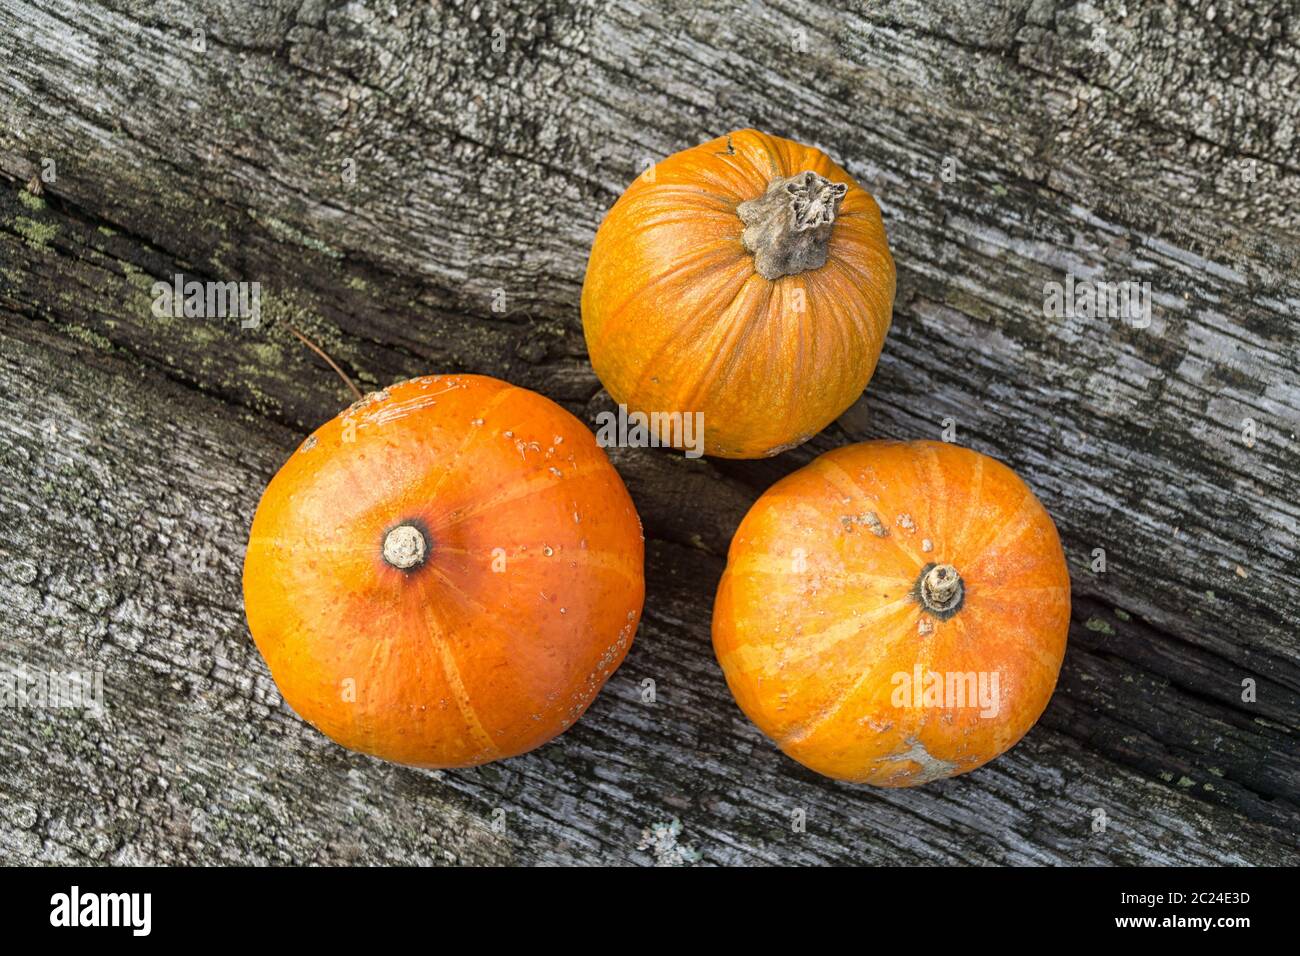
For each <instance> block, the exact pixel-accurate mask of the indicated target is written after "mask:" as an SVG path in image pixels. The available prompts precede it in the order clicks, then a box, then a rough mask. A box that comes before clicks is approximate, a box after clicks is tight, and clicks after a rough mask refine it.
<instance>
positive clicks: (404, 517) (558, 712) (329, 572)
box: [244, 375, 645, 767]
mask: <svg viewBox="0 0 1300 956" xmlns="http://www.w3.org/2000/svg"><path fill="white" fill-rule="evenodd" d="M643 554H644V545H643V541H642V537H641V525H640V521H639V520H638V518H637V514H636V511H635V510H634V508H633V505H632V501H631V499H630V498H629V497H628V494H627V490H626V489H625V488H624V486H623V482H622V481H621V480H620V478H619V476H618V473H617V472H615V470H614V468H613V466H612V465H610V463H609V460H608V459H607V458H606V457H605V453H604V451H602V450H601V449H600V448H599V447H598V446H597V444H596V441H595V439H594V438H593V437H592V434H591V432H590V431H588V429H587V428H586V426H584V425H583V424H582V423H581V422H580V421H578V420H577V419H576V418H574V417H573V416H572V415H570V414H569V413H568V412H566V411H565V410H564V409H562V408H560V406H558V405H556V404H555V403H554V402H551V401H550V400H548V399H546V398H543V397H542V396H541V395H538V394H536V393H534V392H530V391H527V390H524V389H520V388H514V387H512V386H510V385H507V384H506V383H504V382H500V381H497V380H495V379H491V378H485V377H482V376H477V375H449V376H432V377H428V378H418V379H414V380H412V381H409V382H404V383H402V384H400V385H395V386H392V387H390V388H388V389H386V390H385V391H383V392H379V393H376V394H373V395H370V396H368V397H367V398H365V399H363V400H362V401H360V402H358V403H357V404H355V405H353V406H352V407H351V408H350V409H348V410H347V411H345V412H344V413H342V414H341V415H339V416H338V417H337V418H335V419H334V420H333V421H331V422H328V423H327V424H325V425H323V426H321V427H320V428H319V429H317V430H316V432H315V433H314V434H312V435H311V437H309V438H308V439H307V440H306V441H305V442H304V443H303V444H302V446H301V447H300V448H299V449H298V450H297V451H296V452H295V453H294V455H293V456H292V457H291V458H290V459H289V461H288V462H287V463H286V464H285V465H284V467H283V468H281V469H280V471H279V473H277V474H276V476H275V477H274V478H273V479H272V481H271V484H270V485H269V486H268V487H267V489H266V492H265V494H264V495H263V496H262V501H261V504H260V505H259V506H258V509H257V515H256V517H254V519H253V528H252V534H251V537H250V539H249V543H248V554H247V557H246V558H245V562H244V604H245V609H246V611H247V614H248V626H249V630H251V631H252V634H253V638H254V640H255V641H256V642H257V647H258V649H259V650H260V651H261V652H262V656H263V657H264V658H265V659H266V662H267V664H268V665H269V667H270V669H271V674H272V676H273V677H274V678H275V682H276V684H277V685H278V686H279V688H280V692H281V693H282V694H283V695H284V699H285V700H286V701H287V702H288V704H289V706H291V707H292V708H293V709H294V710H295V711H297V712H298V714H299V715H301V716H302V717H303V718H304V719H306V720H307V721H308V722H310V723H311V724H313V725H314V726H316V727H317V728H318V729H319V730H321V731H322V732H323V733H325V734H327V735H328V736H330V737H331V738H333V739H334V740H336V741H337V742H339V743H341V744H343V745H344V746H345V747H350V748H352V749H354V750H359V751H363V752H365V753H369V754H374V755H376V756H379V757H384V758H386V759H388V760H394V761H398V762H400V763H405V764H414V765H417V766H422V767H463V766H471V765H474V764H480V763H484V762H486V761H489V760H495V759H498V758H501V757H509V756H512V755H514V754H519V753H523V752H524V751H527V750H531V749H532V748H534V747H537V746H539V745H540V744H542V743H544V742H546V741H547V740H549V739H551V738H552V737H554V736H555V735H556V734H558V733H560V732H561V731H563V730H564V729H566V728H567V727H568V726H569V725H570V724H572V723H573V722H574V721H575V720H577V719H578V717H580V716H581V715H582V713H583V711H584V710H586V708H587V705H588V704H590V703H591V701H592V699H593V698H594V697H595V696H596V694H597V692H598V691H599V690H600V688H601V686H602V685H603V684H604V683H605V680H606V678H608V677H609V675H610V674H611V673H613V671H614V669H615V668H616V667H618V665H619V663H620V662H621V661H622V660H623V657H624V655H625V654H626V653H627V650H628V647H629V645H630V644H631V641H632V636H633V634H635V633H636V628H637V620H638V617H639V616H640V613H641V604H642V600H643V598H644V595H645V586H644V577H643V570H642V560H643Z"/></svg>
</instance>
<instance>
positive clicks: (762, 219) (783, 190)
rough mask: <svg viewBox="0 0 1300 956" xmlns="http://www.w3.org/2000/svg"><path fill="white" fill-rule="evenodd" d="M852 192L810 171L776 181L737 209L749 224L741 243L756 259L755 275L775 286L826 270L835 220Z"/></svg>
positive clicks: (746, 223) (743, 220) (746, 224)
mask: <svg viewBox="0 0 1300 956" xmlns="http://www.w3.org/2000/svg"><path fill="white" fill-rule="evenodd" d="M848 191H849V187H848V186H847V185H846V184H845V183H833V182H831V181H830V180H829V179H827V178H826V177H824V176H819V175H817V174H816V173H814V172H813V171H812V170H811V169H809V170H806V171H804V172H802V173H796V174H795V175H793V176H778V177H777V178H776V179H774V180H772V181H771V182H770V183H769V184H768V186H767V192H765V193H764V194H763V195H761V196H759V197H758V198H757V199H751V200H749V201H748V202H742V203H741V204H740V205H739V206H737V207H736V214H737V215H738V216H740V221H741V222H743V223H744V224H745V231H744V232H743V233H742V234H741V236H740V242H741V245H743V246H744V247H745V251H746V252H748V253H749V254H750V255H752V256H753V257H754V269H755V271H756V272H758V274H759V275H761V276H762V277H763V278H764V279H769V280H774V279H779V278H781V276H792V275H797V274H799V273H800V272H804V271H806V270H808V269H819V268H821V267H822V266H823V265H825V264H826V246H827V245H828V244H829V243H830V239H831V230H832V229H833V228H834V226H835V217H836V215H837V214H838V213H839V211H840V203H841V202H843V201H844V197H845V196H846V195H847V194H848Z"/></svg>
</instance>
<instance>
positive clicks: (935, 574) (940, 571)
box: [914, 564, 966, 621]
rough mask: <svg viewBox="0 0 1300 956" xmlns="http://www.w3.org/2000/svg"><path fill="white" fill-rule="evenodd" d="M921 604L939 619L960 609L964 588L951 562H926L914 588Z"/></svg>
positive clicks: (945, 617)
mask: <svg viewBox="0 0 1300 956" xmlns="http://www.w3.org/2000/svg"><path fill="white" fill-rule="evenodd" d="M914 593H915V595H916V599H917V600H918V601H920V602H921V606H922V607H924V608H925V609H926V610H927V611H929V612H930V614H932V615H933V616H934V617H937V618H938V619H939V620H941V621H946V620H948V618H950V617H952V616H953V615H954V614H956V613H957V612H958V611H960V610H961V605H962V601H963V600H964V599H965V597H966V588H965V586H964V585H963V584H962V581H961V575H960V574H958V573H957V569H956V568H954V567H953V566H952V565H951V564H927V565H926V566H925V567H923V568H922V569H921V575H920V577H918V578H917V579H916V588H915V590H914Z"/></svg>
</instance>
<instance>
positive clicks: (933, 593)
mask: <svg viewBox="0 0 1300 956" xmlns="http://www.w3.org/2000/svg"><path fill="white" fill-rule="evenodd" d="M1069 620H1070V578H1069V573H1068V571H1067V569H1066V564H1065V555H1064V554H1063V552H1062V550H1061V542H1060V539H1059V538H1058V537H1057V533H1056V526H1055V525H1053V524H1052V519H1051V518H1050V517H1049V516H1048V514H1047V512H1046V511H1045V510H1044V509H1043V506H1042V505H1041V504H1039V503H1038V500H1037V499H1036V498H1035V497H1034V495H1033V493H1032V492H1031V491H1030V490H1029V489H1028V488H1027V487H1026V486H1025V484H1024V482H1022V481H1021V480H1020V479H1019V478H1018V477H1017V476H1016V474H1015V473H1014V472H1013V471H1011V469H1009V468H1007V467H1006V466H1005V465H1002V464H1000V463H999V462H997V461H994V460H993V459H992V458H988V457H986V456H984V455H981V454H979V453H977V452H974V451H970V450H968V449H965V448H959V447H956V446H954V445H949V444H945V443H942V442H930V441H920V442H912V443H907V444H904V443H899V442H884V441H880V442H866V443H863V444H859V445H850V446H848V447H846V448H840V449H836V450H835V451H832V452H828V453H827V454H825V455H822V456H821V457H820V458H817V459H816V460H814V461H813V462H812V463H811V464H809V465H808V466H807V467H805V468H802V469H800V470H799V471H796V472H794V473H793V474H791V475H789V476H787V477H786V478H784V479H782V480H781V481H779V482H778V483H777V484H775V485H774V486H773V487H772V488H770V489H769V490H768V491H767V492H766V493H765V494H763V495H762V496H761V497H760V498H759V499H758V501H757V502H756V503H755V504H754V506H753V508H752V509H751V510H750V511H749V513H748V514H747V515H746V516H745V519H744V521H743V522H742V523H741V525H740V528H739V530H738V531H737V532H736V536H735V538H734V539H733V541H732V543H731V550H730V553H729V555H728V559H727V569H726V571H725V573H724V574H723V576H722V582H721V584H720V586H719V589H718V596H717V602H716V604H715V605H714V612H713V646H714V650H715V651H716V652H717V655H718V661H719V662H720V663H721V665H722V669H723V671H724V672H725V674H726V678H727V684H728V685H729V686H730V687H731V691H732V693H733V694H734V695H735V697H736V700H737V702H739V704H740V707H741V709H742V710H743V711H744V712H745V713H746V714H747V715H748V716H749V718H750V719H751V720H752V721H754V723H755V724H757V725H758V727H759V729H761V730H762V731H763V732H764V733H765V734H767V735H768V736H769V737H771V738H773V739H774V740H775V741H776V742H777V744H778V745H779V746H780V747H781V749H782V750H784V751H785V752H786V754H788V755H789V756H791V757H793V758H794V759H795V760H797V761H799V762H800V763H802V764H804V765H805V766H808V767H810V768H812V769H813V770H816V771H817V772H818V773H822V774H825V775H827V776H830V777H835V778H838V779H841V780H850V781H854V782H857V783H869V784H873V785H875V786H882V787H909V786H914V785H916V784H921V783H926V782H929V781H931V780H937V779H940V778H942V777H951V776H954V775H956V774H959V773H965V772H967V771H969V770H973V769H974V768H976V767H978V766H980V765H981V764H983V763H985V762H987V761H989V760H992V759H993V758H994V757H996V756H997V755H998V754H1000V753H1002V752H1003V751H1005V750H1007V749H1008V748H1009V747H1011V746H1012V745H1013V744H1015V743H1016V742H1017V741H1018V740H1019V739H1020V738H1021V737H1023V736H1024V734H1025V733H1026V731H1028V730H1029V728H1030V727H1032V726H1033V724H1034V722H1035V721H1036V720H1038V717H1039V715H1041V714H1042V712H1043V709H1044V708H1045V707H1046V706H1047V702H1048V700H1049V699H1050V698H1051V696H1052V690H1053V688H1054V687H1055V686H1056V678H1057V673H1058V672H1059V670H1060V666H1061V659H1062V657H1063V656H1064V654H1065V640H1066V631H1067V629H1068V626H1069Z"/></svg>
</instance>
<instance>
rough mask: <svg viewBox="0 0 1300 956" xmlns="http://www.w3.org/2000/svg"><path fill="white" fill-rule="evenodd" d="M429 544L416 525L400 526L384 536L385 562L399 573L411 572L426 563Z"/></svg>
mask: <svg viewBox="0 0 1300 956" xmlns="http://www.w3.org/2000/svg"><path fill="white" fill-rule="evenodd" d="M428 547H429V543H428V542H427V541H426V540H425V538H424V532H423V531H421V530H420V529H419V528H417V527H415V525H410V524H399V525H398V526H397V527H396V528H394V529H393V530H391V531H389V532H388V534H386V535H385V536H384V560H385V561H387V562H388V563H389V564H391V565H392V566H393V567H395V568H397V569H398V570H399V571H409V570H410V569H411V568H413V567H415V566H417V565H420V564H423V563H424V552H425V551H426V550H427V549H428Z"/></svg>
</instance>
